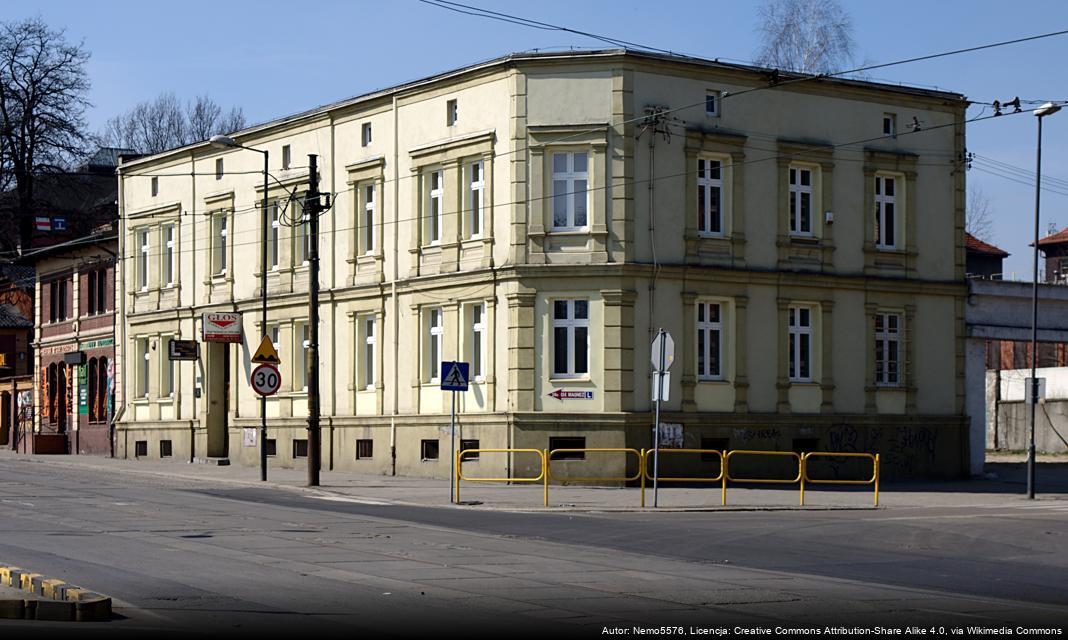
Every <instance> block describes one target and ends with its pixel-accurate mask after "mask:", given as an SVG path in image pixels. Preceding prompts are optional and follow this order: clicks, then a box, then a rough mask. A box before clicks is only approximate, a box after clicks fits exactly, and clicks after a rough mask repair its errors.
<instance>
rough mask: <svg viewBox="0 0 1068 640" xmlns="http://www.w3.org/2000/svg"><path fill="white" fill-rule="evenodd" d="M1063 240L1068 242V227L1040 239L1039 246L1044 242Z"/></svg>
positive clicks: (1051, 242) (1060, 241) (1055, 242)
mask: <svg viewBox="0 0 1068 640" xmlns="http://www.w3.org/2000/svg"><path fill="white" fill-rule="evenodd" d="M1062 242H1068V227H1065V228H1063V229H1061V230H1060V231H1058V232H1057V233H1053V234H1050V235H1048V236H1046V237H1045V238H1042V239H1041V240H1039V241H1038V246H1040V247H1041V246H1042V245H1044V244H1060V243H1062Z"/></svg>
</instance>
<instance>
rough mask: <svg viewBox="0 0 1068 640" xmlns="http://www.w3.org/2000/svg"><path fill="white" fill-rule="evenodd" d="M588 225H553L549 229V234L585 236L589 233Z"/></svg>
mask: <svg viewBox="0 0 1068 640" xmlns="http://www.w3.org/2000/svg"><path fill="white" fill-rule="evenodd" d="M589 233H590V228H589V227H553V228H551V229H549V235H551V236H585V235H589Z"/></svg>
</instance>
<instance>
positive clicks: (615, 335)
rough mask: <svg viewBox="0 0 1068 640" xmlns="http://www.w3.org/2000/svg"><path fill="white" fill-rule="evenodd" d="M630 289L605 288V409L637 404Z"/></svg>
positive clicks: (623, 409)
mask: <svg viewBox="0 0 1068 640" xmlns="http://www.w3.org/2000/svg"><path fill="white" fill-rule="evenodd" d="M637 298H638V294H637V293H636V292H634V291H630V290H626V289H602V290H601V299H602V300H603V301H604V410H605V411H626V410H628V409H631V408H633V406H634V397H633V396H634V384H633V380H634V376H633V372H634V301H635V300H637Z"/></svg>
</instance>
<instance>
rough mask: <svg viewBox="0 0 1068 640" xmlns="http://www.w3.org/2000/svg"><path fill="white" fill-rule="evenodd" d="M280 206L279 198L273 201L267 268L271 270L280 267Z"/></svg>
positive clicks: (268, 237) (268, 236)
mask: <svg viewBox="0 0 1068 640" xmlns="http://www.w3.org/2000/svg"><path fill="white" fill-rule="evenodd" d="M278 207H279V205H278V201H277V200H275V201H274V202H272V203H271V211H270V215H271V228H270V229H268V233H267V268H268V269H270V270H271V271H274V270H276V269H278V247H279V244H278V234H279V231H280V228H281V224H280V221H279V217H280V215H279V214H280V212H279V209H278Z"/></svg>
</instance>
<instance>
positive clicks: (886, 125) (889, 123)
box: [883, 113, 897, 138]
mask: <svg viewBox="0 0 1068 640" xmlns="http://www.w3.org/2000/svg"><path fill="white" fill-rule="evenodd" d="M883 135H884V136H890V137H892V138H894V137H897V115H896V114H893V113H884V114H883Z"/></svg>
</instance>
